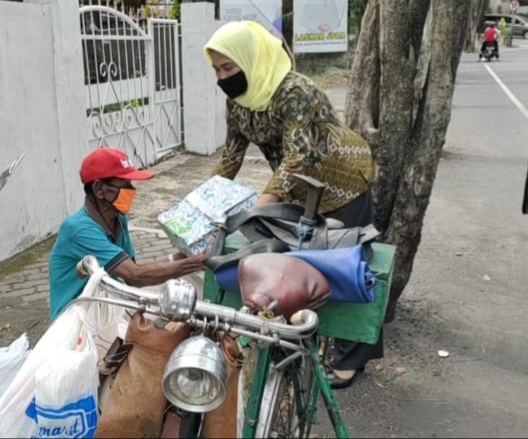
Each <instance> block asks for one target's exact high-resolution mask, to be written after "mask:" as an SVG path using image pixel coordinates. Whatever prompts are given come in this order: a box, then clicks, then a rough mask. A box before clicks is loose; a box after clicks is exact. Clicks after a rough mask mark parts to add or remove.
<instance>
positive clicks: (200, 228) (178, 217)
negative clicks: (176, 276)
mask: <svg viewBox="0 0 528 439" xmlns="http://www.w3.org/2000/svg"><path fill="white" fill-rule="evenodd" d="M257 198H258V196H257V192H256V191H255V190H254V189H251V188H249V187H246V186H243V185H241V184H240V183H237V182H234V181H232V180H229V179H227V178H224V177H220V176H218V175H217V176H214V177H212V178H211V179H209V180H208V181H206V182H205V183H203V184H202V185H201V186H199V187H198V188H196V189H195V190H194V191H192V192H191V193H190V194H188V195H187V196H186V197H185V198H184V199H183V200H178V201H177V202H176V204H175V205H174V206H173V207H172V208H170V209H169V210H168V211H166V212H163V213H161V214H160V215H159V216H158V222H159V223H160V224H161V225H162V227H163V229H164V230H165V232H166V233H167V235H168V236H169V238H170V239H171V240H172V242H173V243H174V244H175V246H176V247H177V248H178V249H179V250H180V251H181V252H183V253H185V254H186V255H188V256H191V255H198V254H200V253H202V252H203V251H204V250H205V249H206V248H207V246H208V245H209V244H210V243H211V242H212V241H213V239H214V232H215V230H216V229H217V227H218V225H221V224H224V223H225V221H226V219H227V218H228V217H230V216H231V215H234V214H236V213H238V212H240V211H242V210H245V209H251V208H252V207H253V206H254V205H255V204H256V202H257Z"/></svg>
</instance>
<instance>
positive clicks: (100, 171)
mask: <svg viewBox="0 0 528 439" xmlns="http://www.w3.org/2000/svg"><path fill="white" fill-rule="evenodd" d="M79 174H80V175H81V181H82V183H83V184H87V183H91V182H92V181H95V180H104V179H105V178H122V179H123V180H150V179H151V178H153V177H154V174H153V173H152V172H147V171H138V170H137V169H136V168H135V167H134V165H133V164H132V162H131V161H130V159H129V158H128V156H127V155H126V154H125V153H124V152H123V151H120V150H119V149H114V148H107V147H101V148H97V149H96V150H95V151H93V152H92V153H90V154H88V155H87V156H86V157H85V158H84V160H83V162H82V164H81V169H80V171H79Z"/></svg>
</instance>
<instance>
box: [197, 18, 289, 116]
mask: <svg viewBox="0 0 528 439" xmlns="http://www.w3.org/2000/svg"><path fill="white" fill-rule="evenodd" d="M209 50H214V51H215V52H218V53H220V54H221V55H224V56H225V57H227V58H229V59H230V60H231V61H233V62H234V63H235V64H236V65H237V66H238V67H239V68H240V70H242V71H243V72H244V74H245V75H246V79H247V82H248V90H247V92H246V93H244V94H243V95H242V96H239V97H237V98H236V99H235V102H236V103H237V104H239V105H241V106H242V107H246V108H249V109H250V110H252V111H262V110H265V109H266V108H267V107H268V106H269V104H270V102H271V99H272V97H273V95H274V93H275V91H276V90H277V88H278V87H279V85H280V84H281V82H282V80H283V79H284V77H285V76H286V75H287V74H288V73H289V72H290V71H291V70H292V62H291V59H290V57H289V56H288V54H287V52H286V51H285V50H284V48H283V47H282V41H281V40H280V39H279V38H277V37H275V36H274V35H272V34H271V32H269V31H268V30H267V29H266V28H265V27H264V26H262V25H261V24H259V23H257V22H255V21H233V22H230V23H227V24H224V25H223V26H221V27H220V28H219V29H218V30H217V31H216V32H215V33H214V34H213V35H212V37H211V38H210V39H209V41H208V42H207V44H205V46H204V52H205V56H206V58H207V60H208V61H209V62H210V63H212V60H211V56H210V54H209Z"/></svg>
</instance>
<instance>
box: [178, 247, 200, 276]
mask: <svg viewBox="0 0 528 439" xmlns="http://www.w3.org/2000/svg"><path fill="white" fill-rule="evenodd" d="M204 260H205V254H204V253H201V254H199V255H198V256H191V257H186V258H184V259H180V260H177V261H176V260H175V261H174V265H175V275H176V276H177V277H181V276H186V275H188V274H191V273H194V272H196V271H201V270H203V269H204Z"/></svg>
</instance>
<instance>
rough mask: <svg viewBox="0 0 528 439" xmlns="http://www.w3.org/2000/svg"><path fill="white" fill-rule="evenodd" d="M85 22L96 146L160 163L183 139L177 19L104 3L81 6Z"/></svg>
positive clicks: (92, 140) (92, 131)
mask: <svg viewBox="0 0 528 439" xmlns="http://www.w3.org/2000/svg"><path fill="white" fill-rule="evenodd" d="M80 20H81V38H82V43H83V44H82V46H83V61H84V82H85V90H86V109H87V120H88V135H89V141H90V146H91V148H96V147H98V146H101V145H107V146H112V147H116V148H119V149H122V150H124V151H125V152H126V153H127V154H128V155H129V156H130V157H131V159H133V161H134V162H135V163H136V165H138V166H140V167H146V166H149V165H151V164H153V163H156V161H157V160H158V159H159V158H160V157H161V156H162V155H163V154H164V153H166V152H167V151H169V150H171V149H173V148H175V147H177V146H179V145H181V144H182V140H183V139H182V105H181V80H180V45H179V38H180V36H179V33H180V26H179V23H178V21H177V20H171V19H162V18H147V19H142V20H137V21H138V22H136V21H134V20H133V19H132V18H131V17H130V16H129V15H126V14H124V13H123V12H121V11H119V10H117V9H115V8H113V7H109V6H101V5H88V6H81V7H80Z"/></svg>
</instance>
